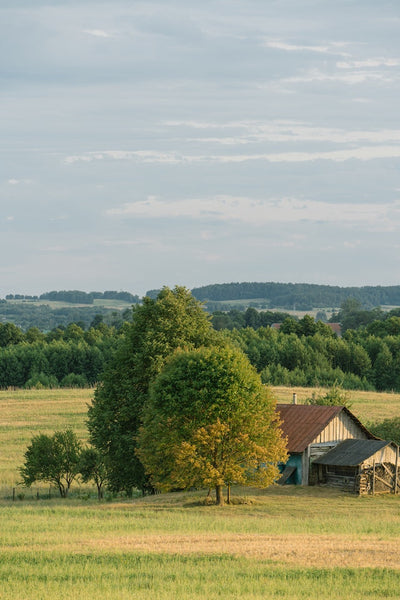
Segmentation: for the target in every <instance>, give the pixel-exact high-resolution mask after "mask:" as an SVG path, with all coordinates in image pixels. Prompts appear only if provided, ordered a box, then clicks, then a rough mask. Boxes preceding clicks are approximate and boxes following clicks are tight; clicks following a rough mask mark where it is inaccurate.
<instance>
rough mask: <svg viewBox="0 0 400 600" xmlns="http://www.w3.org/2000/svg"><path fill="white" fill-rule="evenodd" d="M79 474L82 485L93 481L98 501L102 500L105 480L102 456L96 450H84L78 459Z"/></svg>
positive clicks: (104, 464) (104, 465)
mask: <svg viewBox="0 0 400 600" xmlns="http://www.w3.org/2000/svg"><path fill="white" fill-rule="evenodd" d="M79 473H80V475H81V478H82V481H83V483H87V482H88V481H91V480H92V481H94V482H95V484H96V486H97V496H98V499H99V500H102V498H103V484H104V482H105V481H106V480H107V466H106V463H105V460H104V456H103V455H102V454H101V453H100V452H99V450H97V449H96V448H89V447H88V448H84V449H83V450H82V452H81V454H80V459H79Z"/></svg>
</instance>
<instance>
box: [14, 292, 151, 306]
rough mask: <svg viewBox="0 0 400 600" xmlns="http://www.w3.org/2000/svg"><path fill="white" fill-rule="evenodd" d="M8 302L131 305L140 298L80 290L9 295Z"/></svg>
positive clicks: (124, 293) (119, 293) (126, 294)
mask: <svg viewBox="0 0 400 600" xmlns="http://www.w3.org/2000/svg"><path fill="white" fill-rule="evenodd" d="M6 300H27V301H36V300H49V301H53V302H54V301H55V302H68V303H70V304H93V302H94V301H95V300H120V301H123V302H129V303H131V304H137V303H138V302H139V301H140V299H139V296H137V295H134V294H131V293H130V292H117V291H106V292H82V291H80V290H63V291H58V292H56V291H53V292H46V293H44V294H41V295H40V296H28V295H24V294H7V296H6Z"/></svg>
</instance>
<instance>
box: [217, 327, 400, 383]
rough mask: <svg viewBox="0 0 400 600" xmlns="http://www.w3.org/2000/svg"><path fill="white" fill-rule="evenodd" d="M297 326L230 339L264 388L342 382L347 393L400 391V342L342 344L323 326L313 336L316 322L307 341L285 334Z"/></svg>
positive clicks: (348, 338)
mask: <svg viewBox="0 0 400 600" xmlns="http://www.w3.org/2000/svg"><path fill="white" fill-rule="evenodd" d="M309 319H310V318H308V319H307V321H308V320H309ZM303 323H304V322H303ZM292 324H293V323H292V322H285V324H284V325H283V326H282V328H281V330H280V331H276V330H274V329H271V328H260V329H258V330H257V331H255V330H254V329H250V328H246V329H241V330H234V331H232V332H229V333H228V334H227V335H229V338H230V339H231V340H232V341H234V342H235V343H236V344H237V345H238V346H239V347H240V348H241V349H242V350H243V351H244V352H245V353H246V354H247V356H248V358H249V360H250V362H251V363H252V364H253V365H254V366H255V367H256V368H257V370H258V371H259V372H260V373H261V377H262V379H263V381H264V382H265V383H269V384H272V385H296V386H326V387H330V386H332V385H333V384H334V383H335V382H339V383H340V384H341V385H342V386H343V387H345V388H347V389H364V390H374V389H376V390H380V391H383V390H396V391H397V390H400V336H390V335H389V336H383V337H378V336H374V335H370V334H369V333H368V332H367V331H359V332H355V331H348V332H347V333H346V334H345V336H344V337H343V338H338V337H337V336H335V335H334V334H333V333H332V331H330V330H329V328H328V327H326V326H324V325H323V324H319V323H318V324H316V325H317V332H316V333H313V327H312V325H313V321H312V320H311V321H310V323H309V325H310V328H309V330H310V333H309V334H308V335H306V334H304V333H303V334H302V335H298V334H297V333H295V332H292V333H285V331H288V330H290V327H291V326H292ZM294 324H295V325H296V326H298V323H294Z"/></svg>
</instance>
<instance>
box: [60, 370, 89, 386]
mask: <svg viewBox="0 0 400 600" xmlns="http://www.w3.org/2000/svg"><path fill="white" fill-rule="evenodd" d="M60 387H65V388H85V387H88V381H87V379H86V377H85V375H77V374H76V373H69V374H68V375H65V377H63V378H62V380H61V381H60Z"/></svg>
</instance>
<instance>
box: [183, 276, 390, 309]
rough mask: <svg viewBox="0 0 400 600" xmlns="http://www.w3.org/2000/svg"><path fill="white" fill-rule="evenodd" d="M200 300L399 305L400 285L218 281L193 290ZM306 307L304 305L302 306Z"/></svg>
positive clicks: (284, 305) (313, 305) (292, 305)
mask: <svg viewBox="0 0 400 600" xmlns="http://www.w3.org/2000/svg"><path fill="white" fill-rule="evenodd" d="M192 293H193V295H194V296H195V297H196V298H197V299H198V300H201V301H205V302H208V301H219V302H226V301H232V300H246V301H249V299H254V300H257V299H265V300H267V301H268V303H269V307H270V308H274V307H280V308H286V309H289V308H290V309H291V308H296V309H297V310H309V309H312V308H320V307H321V308H325V307H328V306H341V304H342V303H343V302H344V301H345V300H347V299H348V298H355V299H356V300H358V301H359V302H360V303H361V304H362V305H363V306H364V307H367V308H372V307H374V306H382V305H389V306H390V305H392V306H393V305H394V306H396V305H397V306H399V305H400V286H398V285H395V286H386V287H383V286H364V287H359V288H357V287H339V286H331V285H317V284H309V283H275V282H267V283H258V282H244V283H221V284H213V285H206V286H203V287H200V288H194V289H193V290H192ZM304 307H305V308H304Z"/></svg>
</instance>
